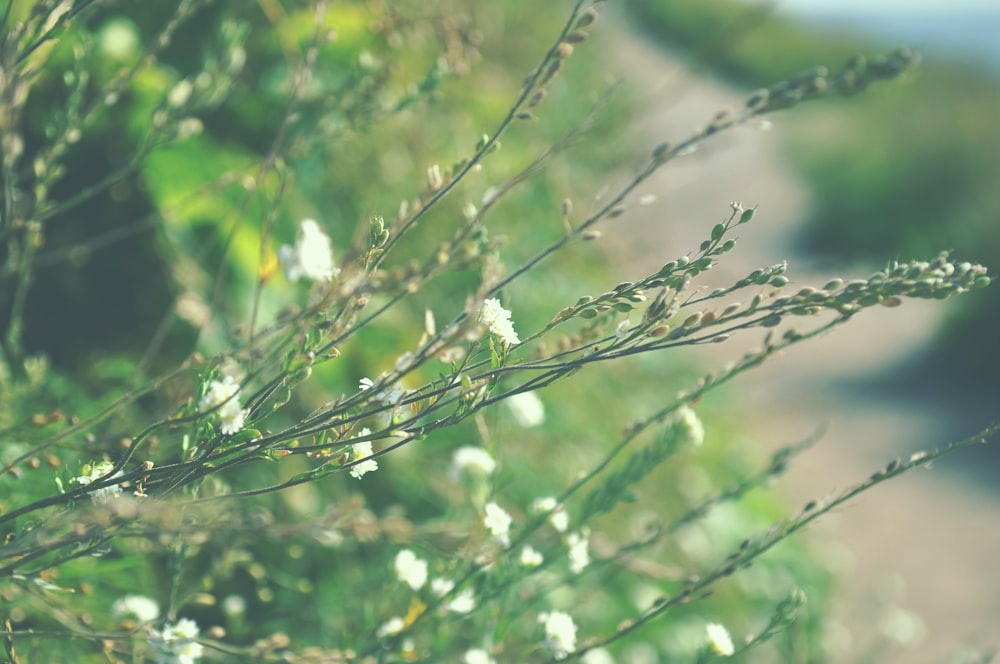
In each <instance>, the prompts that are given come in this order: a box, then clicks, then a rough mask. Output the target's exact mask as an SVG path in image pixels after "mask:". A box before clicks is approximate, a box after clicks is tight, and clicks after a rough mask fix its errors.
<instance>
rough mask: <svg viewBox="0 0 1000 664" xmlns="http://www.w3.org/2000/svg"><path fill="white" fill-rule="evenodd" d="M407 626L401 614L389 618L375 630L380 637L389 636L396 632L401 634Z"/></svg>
mask: <svg viewBox="0 0 1000 664" xmlns="http://www.w3.org/2000/svg"><path fill="white" fill-rule="evenodd" d="M404 627H406V623H405V622H403V619H402V618H400V617H399V616H395V617H393V618H389V620H387V621H386V622H385V623H384V624H383V625H382V626H381V627H379V628H378V630H377V631H376V632H375V633H376V634H378V636H379V638H385V637H387V636H392V635H394V634H399V633H400V632H402V631H403V628H404Z"/></svg>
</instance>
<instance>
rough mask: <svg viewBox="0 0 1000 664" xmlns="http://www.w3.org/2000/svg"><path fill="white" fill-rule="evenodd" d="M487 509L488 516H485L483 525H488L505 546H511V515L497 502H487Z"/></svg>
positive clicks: (491, 532) (497, 539)
mask: <svg viewBox="0 0 1000 664" xmlns="http://www.w3.org/2000/svg"><path fill="white" fill-rule="evenodd" d="M485 511H486V516H485V517H484V518H483V525H484V526H486V528H487V530H489V531H490V534H491V535H493V537H494V539H496V541H498V542H500V544H502V545H503V546H504V547H508V546H510V524H511V518H510V515H509V514H507V512H505V511H504V509H503V508H502V507H500V506H499V505H497V504H496V503H487V504H486V509H485Z"/></svg>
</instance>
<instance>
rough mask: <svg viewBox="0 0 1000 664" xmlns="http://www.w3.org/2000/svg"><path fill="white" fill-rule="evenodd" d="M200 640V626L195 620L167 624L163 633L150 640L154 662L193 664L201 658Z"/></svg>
mask: <svg viewBox="0 0 1000 664" xmlns="http://www.w3.org/2000/svg"><path fill="white" fill-rule="evenodd" d="M197 638H198V625H197V624H195V622H194V621H193V620H189V619H188V618H181V619H180V620H178V621H177V623H176V624H173V625H171V624H170V623H167V624H166V625H164V626H163V631H161V632H156V633H154V636H153V638H152V639H151V640H150V645H151V646H152V649H153V657H154V659H153V661H154V662H156V664H193V662H194V661H195V660H196V659H198V658H199V657H201V653H202V650H203V648H202V646H201V644H200V643H198V642H197V641H195V639H197Z"/></svg>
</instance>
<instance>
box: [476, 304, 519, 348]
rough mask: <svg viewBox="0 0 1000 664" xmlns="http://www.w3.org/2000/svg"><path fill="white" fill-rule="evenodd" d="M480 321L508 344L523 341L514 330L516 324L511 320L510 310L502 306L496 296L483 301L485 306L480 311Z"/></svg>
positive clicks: (511, 344)
mask: <svg viewBox="0 0 1000 664" xmlns="http://www.w3.org/2000/svg"><path fill="white" fill-rule="evenodd" d="M479 322H480V323H482V324H483V325H485V326H486V327H488V328H490V333H491V334H493V335H494V336H496V337H497V338H498V339H500V341H502V342H503V343H504V345H507V346H513V345H515V344H519V343H521V340H520V339H519V338H518V336H517V332H515V331H514V324H513V323H512V322H511V321H510V311H508V310H507V309H504V308H503V307H502V306H500V300H498V299H496V298H495V297H491V298H490V299H488V300H486V301H485V302H483V308H482V309H481V310H480V311H479Z"/></svg>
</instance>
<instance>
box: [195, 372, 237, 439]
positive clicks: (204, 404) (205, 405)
mask: <svg viewBox="0 0 1000 664" xmlns="http://www.w3.org/2000/svg"><path fill="white" fill-rule="evenodd" d="M213 408H218V409H219V411H218V415H219V422H220V423H221V424H222V433H224V434H226V435H227V436H228V435H232V434H234V433H238V432H239V431H241V430H242V429H243V425H244V424H245V422H246V417H247V414H248V411H247V410H246V409H245V408H243V407H242V406H240V384H239V383H237V382H236V379H235V378H233V377H232V376H225V377H223V379H222V380H213V381H212V382H211V383H209V384H208V390H207V391H206V392H205V395H204V396H202V398H201V401H199V402H198V409H199V410H202V411H207V410H212V409H213Z"/></svg>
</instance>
